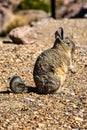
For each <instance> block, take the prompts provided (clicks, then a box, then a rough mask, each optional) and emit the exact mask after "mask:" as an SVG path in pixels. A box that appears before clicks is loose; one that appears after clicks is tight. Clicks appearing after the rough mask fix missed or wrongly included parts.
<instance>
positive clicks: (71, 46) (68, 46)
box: [53, 27, 75, 53]
mask: <svg viewBox="0 0 87 130" xmlns="http://www.w3.org/2000/svg"><path fill="white" fill-rule="evenodd" d="M58 46H61V47H62V48H63V49H64V50H65V51H69V52H71V53H73V52H74V50H75V43H74V42H73V41H71V40H70V39H69V38H68V37H65V38H64V31H63V28H62V27H59V28H58V30H57V31H56V32H55V43H54V46H53V48H57V47H58Z"/></svg>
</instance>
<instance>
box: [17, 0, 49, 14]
mask: <svg viewBox="0 0 87 130" xmlns="http://www.w3.org/2000/svg"><path fill="white" fill-rule="evenodd" d="M25 9H42V10H44V11H46V12H49V11H50V5H49V3H47V2H45V1H44V0H22V1H21V2H20V4H19V5H18V6H17V8H16V11H18V10H25Z"/></svg>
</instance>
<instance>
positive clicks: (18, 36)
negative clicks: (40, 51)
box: [9, 26, 37, 44]
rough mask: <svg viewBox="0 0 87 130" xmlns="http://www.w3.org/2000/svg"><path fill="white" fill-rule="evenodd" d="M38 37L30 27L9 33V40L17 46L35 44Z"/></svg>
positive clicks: (18, 28) (19, 28)
mask: <svg viewBox="0 0 87 130" xmlns="http://www.w3.org/2000/svg"><path fill="white" fill-rule="evenodd" d="M36 37H37V35H36V33H35V31H34V30H33V28H32V27H29V26H23V27H17V28H15V29H13V30H12V31H11V32H10V33H9V38H10V39H11V40H12V42H13V43H16V44H29V43H34V42H35V39H36Z"/></svg>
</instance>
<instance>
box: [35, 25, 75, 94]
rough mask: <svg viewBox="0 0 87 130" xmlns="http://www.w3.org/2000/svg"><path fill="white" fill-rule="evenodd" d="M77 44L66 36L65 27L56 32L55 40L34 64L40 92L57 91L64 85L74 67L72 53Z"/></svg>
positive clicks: (36, 82)
mask: <svg viewBox="0 0 87 130" xmlns="http://www.w3.org/2000/svg"><path fill="white" fill-rule="evenodd" d="M74 50H75V44H74V42H72V41H71V40H70V39H69V38H64V31H63V28H62V27H60V28H59V29H58V30H57V31H56V32H55V42H54V45H53V47H52V48H51V49H48V50H46V51H44V52H42V53H41V54H40V56H38V58H37V60H36V63H35V65H34V70H33V77H34V81H35V84H36V88H37V91H38V92H39V93H43V94H48V93H56V91H57V90H58V89H59V87H60V86H62V85H63V83H64V81H65V79H66V75H67V73H68V71H69V69H70V68H72V63H71V61H72V54H73V52H74Z"/></svg>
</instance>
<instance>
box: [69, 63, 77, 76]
mask: <svg viewBox="0 0 87 130" xmlns="http://www.w3.org/2000/svg"><path fill="white" fill-rule="evenodd" d="M69 70H70V71H71V73H73V74H75V73H76V67H74V66H73V65H70V67H69Z"/></svg>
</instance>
